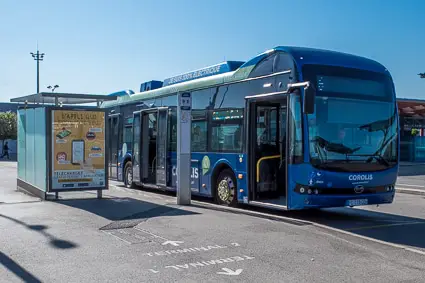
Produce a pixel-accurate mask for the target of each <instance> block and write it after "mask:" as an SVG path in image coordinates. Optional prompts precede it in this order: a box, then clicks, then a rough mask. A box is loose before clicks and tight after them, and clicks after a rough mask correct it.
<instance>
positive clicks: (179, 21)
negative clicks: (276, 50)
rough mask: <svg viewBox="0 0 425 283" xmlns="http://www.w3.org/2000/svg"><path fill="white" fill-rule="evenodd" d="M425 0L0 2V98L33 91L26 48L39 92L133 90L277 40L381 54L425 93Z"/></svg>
mask: <svg viewBox="0 0 425 283" xmlns="http://www.w3.org/2000/svg"><path fill="white" fill-rule="evenodd" d="M424 15H425V1H423V0H409V1H396V0H394V1H383V0H382V1H381V0H357V1H349V0H309V1H307V0H297V1H294V0H288V1H287V0H277V1H270V0H269V1H249V0H244V1H237V0H210V1H207V0H201V1H195V0H179V1H177V0H144V1H142V0H140V1H138V0H120V1H112V0H102V1H101V0H74V1H65V0H59V1H46V0H38V1H22V0H21V1H12V0H9V1H7V0H0V53H1V60H0V62H1V63H0V101H9V99H10V98H12V97H17V96H23V95H27V94H31V93H34V92H35V91H36V63H35V61H33V59H32V58H31V55H30V52H35V51H36V45H37V42H38V44H39V49H40V51H41V52H44V53H46V56H45V60H44V61H43V62H41V66H40V70H41V71H40V89H41V90H42V91H46V90H47V89H46V87H47V86H48V85H50V84H59V85H60V88H59V89H58V90H57V91H60V92H79V93H97V94H108V93H111V92H115V91H118V90H122V89H133V90H135V91H137V90H138V89H139V86H140V83H142V82H144V81H148V80H152V79H157V80H163V79H165V78H166V77H170V76H173V75H177V74H180V73H183V72H186V71H191V70H193V69H198V68H201V67H204V66H208V65H212V64H216V63H218V62H221V61H223V60H224V59H226V60H248V59H250V58H251V57H253V56H255V55H256V54H258V53H260V52H263V51H265V50H267V49H270V48H272V47H274V46H278V45H299V46H308V47H318V48H326V49H332V50H337V51H343V52H348V53H354V54H357V55H361V56H365V57H369V58H372V59H375V60H377V61H379V62H381V63H382V64H384V65H385V66H386V67H387V68H388V69H389V70H390V72H391V73H392V75H393V77H394V81H395V84H396V89H397V92H398V96H399V97H409V98H422V99H425V79H422V80H421V79H419V77H418V76H417V74H418V73H419V72H425V16H424Z"/></svg>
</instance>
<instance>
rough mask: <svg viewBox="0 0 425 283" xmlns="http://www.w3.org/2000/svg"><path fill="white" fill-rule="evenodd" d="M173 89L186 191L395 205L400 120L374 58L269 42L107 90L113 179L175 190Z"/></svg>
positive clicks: (321, 203) (268, 202)
mask: <svg viewBox="0 0 425 283" xmlns="http://www.w3.org/2000/svg"><path fill="white" fill-rule="evenodd" d="M181 92H189V93H191V95H192V137H191V139H192V144H191V150H192V156H191V158H192V160H191V163H192V171H191V176H190V177H191V190H192V194H193V195H199V196H206V197H211V198H214V200H215V201H216V202H217V203H218V204H221V205H228V206H231V205H235V204H237V203H245V204H250V205H256V206H262V207H267V208H275V209H286V210H301V209H311V208H322V207H344V206H349V207H353V206H363V205H376V204H385V203H392V202H393V199H394V194H395V183H396V179H397V173H398V164H399V154H398V152H399V134H398V132H399V126H398V124H399V123H398V110H397V104H396V95H395V88H394V84H393V81H392V78H391V75H390V73H389V72H388V70H387V69H386V68H385V67H384V66H383V65H381V64H379V63H377V62H375V61H373V60H370V59H367V58H362V57H358V56H354V55H350V54H345V53H340V52H334V51H327V50H319V49H311V48H304V47H276V48H273V49H271V50H268V51H266V52H264V53H262V54H259V55H257V56H255V57H254V58H252V59H251V60H249V61H246V62H240V61H227V62H222V63H220V64H217V65H214V66H209V67H206V68H203V69H200V70H196V71H192V72H188V73H185V74H181V75H178V76H175V77H172V78H168V79H165V80H164V81H149V82H146V83H143V84H142V85H141V87H140V91H139V92H137V93H135V92H133V91H123V92H118V93H114V94H112V95H116V96H117V100H116V101H109V102H104V103H103V104H102V107H103V108H107V109H108V113H109V127H110V131H109V132H110V135H111V136H110V137H109V140H110V152H109V155H110V156H111V159H110V162H109V170H110V176H111V177H112V178H116V179H117V180H119V181H123V182H124V184H125V185H126V186H128V187H133V186H143V187H147V188H154V189H161V190H170V191H173V190H176V172H177V170H176V164H177V162H176V161H177V156H176V146H177V139H176V123H177V117H176V113H177V110H176V108H177V95H178V93H181Z"/></svg>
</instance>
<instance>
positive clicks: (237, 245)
mask: <svg viewBox="0 0 425 283" xmlns="http://www.w3.org/2000/svg"><path fill="white" fill-rule="evenodd" d="M230 244H231V245H232V246H234V247H240V245H239V244H238V243H230Z"/></svg>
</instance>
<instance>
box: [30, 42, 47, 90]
mask: <svg viewBox="0 0 425 283" xmlns="http://www.w3.org/2000/svg"><path fill="white" fill-rule="evenodd" d="M30 54H31V56H32V58H34V60H35V61H37V93H40V61H43V58H44V53H40V51H39V50H38V48H37V52H36V53H32V52H31V53H30Z"/></svg>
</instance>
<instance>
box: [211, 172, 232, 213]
mask: <svg viewBox="0 0 425 283" xmlns="http://www.w3.org/2000/svg"><path fill="white" fill-rule="evenodd" d="M215 184H216V186H215V194H214V195H215V202H216V203H217V204H220V205H225V206H235V205H236V203H237V185H236V177H235V174H233V171H232V170H230V169H224V170H222V171H221V172H220V174H219V175H218V177H217V181H216V183H215Z"/></svg>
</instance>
